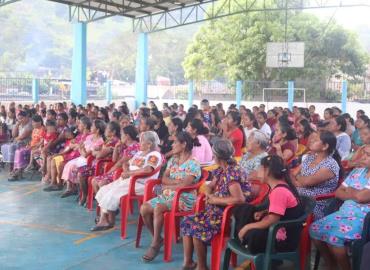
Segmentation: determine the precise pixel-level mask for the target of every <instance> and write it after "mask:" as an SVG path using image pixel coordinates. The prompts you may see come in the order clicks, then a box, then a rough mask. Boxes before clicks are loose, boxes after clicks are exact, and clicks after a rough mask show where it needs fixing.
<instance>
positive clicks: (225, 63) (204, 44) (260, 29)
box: [183, 0, 368, 81]
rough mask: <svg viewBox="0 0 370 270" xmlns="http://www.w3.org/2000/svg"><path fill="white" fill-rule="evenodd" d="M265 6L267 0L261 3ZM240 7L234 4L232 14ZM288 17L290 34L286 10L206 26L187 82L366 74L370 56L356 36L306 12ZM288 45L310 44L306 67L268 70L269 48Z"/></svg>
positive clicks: (188, 63) (188, 60)
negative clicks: (295, 43) (270, 45)
mask: <svg viewBox="0 0 370 270" xmlns="http://www.w3.org/2000/svg"><path fill="white" fill-rule="evenodd" d="M277 2H278V1H277ZM239 4H240V5H243V3H239ZM220 5H221V4H220ZM262 5H263V1H259V2H258V3H257V6H259V7H261V8H262ZM275 5H277V4H276V1H273V0H271V1H266V6H267V7H269V6H270V7H273V6H275ZM238 8H239V6H238V5H237V4H235V3H234V1H233V2H231V9H232V10H237V9H238ZM287 18H288V24H287V32H286V35H285V21H286V16H285V11H282V12H277V11H266V12H250V13H242V14H238V15H234V16H230V17H225V18H222V19H219V20H215V21H211V22H208V23H206V24H205V25H203V26H202V27H201V28H200V29H199V31H198V33H197V34H196V35H195V38H194V40H193V42H192V43H191V44H190V45H189V47H188V48H187V51H186V56H185V59H184V62H183V67H184V70H185V76H186V78H189V79H196V80H208V79H217V78H228V79H229V80H231V81H234V80H238V79H242V80H276V79H281V80H287V79H299V78H315V79H326V78H329V77H330V76H332V75H335V74H345V76H347V77H348V78H355V77H357V76H362V75H363V74H364V72H365V68H366V64H367V63H368V55H367V53H366V52H365V51H364V49H363V48H362V47H361V45H360V43H359V40H358V38H357V36H356V35H355V34H354V33H352V32H350V31H348V30H345V29H344V28H343V27H341V26H339V25H337V24H336V23H335V22H332V23H330V24H327V23H326V22H322V21H320V20H319V19H318V18H317V17H316V16H314V15H312V14H309V13H305V12H300V11H289V12H288V16H287ZM285 40H287V41H303V42H305V54H306V55H305V67H304V68H301V69H292V68H286V69H271V68H267V67H266V43H267V42H284V41H285Z"/></svg>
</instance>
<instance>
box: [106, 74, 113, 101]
mask: <svg viewBox="0 0 370 270" xmlns="http://www.w3.org/2000/svg"><path fill="white" fill-rule="evenodd" d="M105 99H106V101H107V105H109V104H111V103H112V82H111V81H109V80H108V81H107V82H106V83H105Z"/></svg>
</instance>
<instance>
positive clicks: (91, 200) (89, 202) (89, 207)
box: [86, 159, 112, 211]
mask: <svg viewBox="0 0 370 270" xmlns="http://www.w3.org/2000/svg"><path fill="white" fill-rule="evenodd" d="M111 162H112V160H111V159H99V160H98V161H97V163H96V167H95V170H94V176H98V175H101V174H103V173H106V172H108V170H109V169H108V170H107V168H106V167H105V166H104V167H103V165H104V164H106V163H111ZM92 179H93V177H91V176H90V177H89V178H88V179H87V198H86V201H87V207H86V208H87V210H89V211H92V209H93V203H94V189H93V186H92V182H91V181H92Z"/></svg>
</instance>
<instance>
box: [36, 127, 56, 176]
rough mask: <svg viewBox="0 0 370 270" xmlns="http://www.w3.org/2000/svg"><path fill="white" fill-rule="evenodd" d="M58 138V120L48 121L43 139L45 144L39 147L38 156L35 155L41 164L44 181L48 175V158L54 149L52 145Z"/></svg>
mask: <svg viewBox="0 0 370 270" xmlns="http://www.w3.org/2000/svg"><path fill="white" fill-rule="evenodd" d="M57 138H58V133H57V124H56V122H55V121H54V120H48V121H46V134H45V137H44V140H43V144H42V146H41V147H40V148H39V152H38V153H37V156H36V155H35V159H36V160H37V163H38V164H39V165H40V171H41V173H42V176H43V181H45V175H46V159H47V157H48V156H49V155H50V154H52V153H53V150H54V149H52V145H53V143H54V141H55V140H56V139H57Z"/></svg>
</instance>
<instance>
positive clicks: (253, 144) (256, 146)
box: [239, 130, 269, 179]
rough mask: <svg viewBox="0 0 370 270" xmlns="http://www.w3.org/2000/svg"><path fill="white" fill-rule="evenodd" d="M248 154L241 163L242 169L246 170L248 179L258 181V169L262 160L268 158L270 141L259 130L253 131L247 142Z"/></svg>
mask: <svg viewBox="0 0 370 270" xmlns="http://www.w3.org/2000/svg"><path fill="white" fill-rule="evenodd" d="M247 142H248V143H247V153H245V154H244V156H243V158H242V160H241V161H240V163H239V164H240V168H241V169H242V170H244V172H245V174H246V175H247V176H248V179H257V169H258V168H259V166H260V165H261V160H262V158H264V157H265V156H267V153H266V149H267V147H268V145H269V139H268V138H267V136H266V135H265V133H262V132H261V131H259V130H256V131H253V132H252V133H251V134H250V135H249V137H248V141H247Z"/></svg>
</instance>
